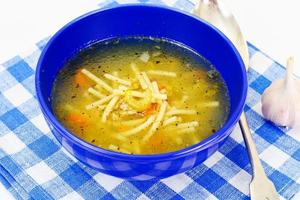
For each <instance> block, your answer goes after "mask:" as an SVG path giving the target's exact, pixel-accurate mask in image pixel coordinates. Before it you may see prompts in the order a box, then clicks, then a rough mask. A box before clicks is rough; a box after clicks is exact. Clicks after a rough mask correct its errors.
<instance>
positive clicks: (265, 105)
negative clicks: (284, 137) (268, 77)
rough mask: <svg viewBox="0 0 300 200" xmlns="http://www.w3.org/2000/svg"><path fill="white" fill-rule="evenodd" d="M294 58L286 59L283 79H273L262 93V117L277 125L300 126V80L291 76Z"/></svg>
mask: <svg viewBox="0 0 300 200" xmlns="http://www.w3.org/2000/svg"><path fill="white" fill-rule="evenodd" d="M293 65H294V59H293V58H292V57H291V58H289V59H288V60H287V67H286V75H285V78H284V79H279V80H275V81H274V82H273V83H272V84H271V85H270V86H269V87H268V88H267V89H266V90H265V91H264V93H263V95H262V99H261V102H262V113H263V115H264V117H265V118H266V119H268V120H270V121H272V122H274V123H275V124H277V125H279V126H286V127H289V128H293V127H296V126H300V80H296V79H295V78H294V77H293Z"/></svg>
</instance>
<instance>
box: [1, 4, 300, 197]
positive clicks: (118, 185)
mask: <svg viewBox="0 0 300 200" xmlns="http://www.w3.org/2000/svg"><path fill="white" fill-rule="evenodd" d="M141 1H142V2H144V3H145V2H147V3H149V1H147V0H141ZM127 2H128V1H126V3H127ZM130 2H132V1H130ZM151 3H157V4H163V3H164V2H162V1H161V0H153V1H151ZM116 4H118V2H117V1H113V0H108V1H105V2H103V3H101V4H99V6H100V7H103V6H113V5H116ZM168 5H171V6H174V7H177V8H180V9H184V10H186V11H190V10H191V9H192V8H193V6H194V4H193V3H192V2H190V1H187V0H174V1H168ZM47 40H48V38H47V39H44V40H43V41H40V42H38V43H37V44H36V47H37V48H36V49H35V50H32V51H31V52H30V53H29V54H28V56H16V57H14V58H12V59H10V60H8V61H7V62H5V63H3V64H1V65H0V181H1V182H2V183H3V184H4V185H5V187H6V188H7V190H8V191H10V192H11V193H12V194H13V195H14V197H15V198H16V199H68V200H73V199H127V200H130V199H234V200H237V199H249V183H250V180H251V173H252V172H251V167H250V164H249V160H248V157H247V153H246V149H245V145H244V142H243V139H242V136H241V133H240V130H239V128H238V127H236V128H235V130H234V131H233V133H232V134H231V135H230V137H229V138H228V139H227V141H226V143H225V144H224V145H223V146H222V147H221V148H220V149H219V151H217V152H216V153H215V154H213V155H212V156H211V157H210V158H209V159H208V160H206V161H205V162H204V163H203V164H201V165H200V166H198V167H195V168H194V169H192V170H190V171H188V172H186V173H184V174H179V175H176V176H173V177H170V178H167V179H164V180H160V181H143V182H138V181H124V180H122V179H118V178H115V177H111V176H108V175H105V174H102V173H99V172H97V171H95V170H93V169H90V168H88V167H86V166H85V165H83V164H82V163H80V162H78V161H77V160H76V159H75V158H74V157H73V156H71V155H70V154H69V153H68V152H66V151H65V150H64V149H63V148H62V147H61V145H60V144H59V143H58V142H57V141H56V139H55V138H54V137H53V135H52V134H51V132H50V130H49V128H48V126H47V125H46V123H45V121H44V118H43V116H42V113H41V111H40V109H39V106H38V102H37V100H36V96H35V88H34V73H35V67H36V64H37V60H38V57H39V55H40V53H41V50H42V49H43V47H44V46H45V44H46V42H47ZM248 47H249V51H250V56H251V59H250V69H249V71H248V79H249V93H248V98H247V105H246V107H245V112H246V115H247V118H248V121H249V125H250V128H251V130H252V131H253V137H254V140H255V143H256V145H257V149H258V152H259V154H260V158H261V160H262V163H263V166H264V168H265V170H266V173H267V175H268V176H269V178H270V179H271V180H272V181H273V182H274V183H275V186H276V189H277V191H278V192H279V194H280V196H281V199H300V131H299V130H298V132H297V130H295V129H291V130H285V129H281V128H278V127H276V126H274V125H273V124H271V123H270V122H267V121H265V120H264V119H263V117H262V115H261V104H260V97H261V94H262V92H263V91H264V89H265V88H266V87H267V86H268V85H269V84H270V83H271V81H273V80H274V79H277V78H280V77H282V76H283V75H284V73H285V70H284V68H283V67H282V66H280V65H279V64H278V63H277V62H275V61H274V60H272V59H271V58H269V57H268V56H267V55H265V54H264V53H262V52H261V51H260V50H258V49H257V48H255V47H254V46H253V45H251V44H249V45H248ZM0 199H1V197H0Z"/></svg>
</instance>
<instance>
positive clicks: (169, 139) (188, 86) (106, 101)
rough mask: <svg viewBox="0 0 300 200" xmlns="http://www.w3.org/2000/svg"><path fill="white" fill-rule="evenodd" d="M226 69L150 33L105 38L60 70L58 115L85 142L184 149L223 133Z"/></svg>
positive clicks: (129, 149) (138, 149)
mask: <svg viewBox="0 0 300 200" xmlns="http://www.w3.org/2000/svg"><path fill="white" fill-rule="evenodd" d="M227 93H228V92H227V88H226V85H225V84H224V82H223V80H222V77H221V76H220V75H219V73H218V72H217V71H216V70H215V69H214V68H213V67H212V66H211V65H210V64H209V63H208V61H206V60H205V59H203V58H202V57H201V56H199V55H197V54H196V53H194V52H193V51H191V50H189V49H187V48H184V47H182V46H180V45H177V44H175V43H171V42H168V41H165V40H159V39H149V38H126V39H118V40H116V39H114V40H108V41H104V42H99V43H96V44H93V45H91V46H90V47H88V48H85V49H83V50H82V51H80V52H79V53H78V54H76V56H75V57H74V58H72V59H71V60H70V61H68V62H67V63H66V64H65V66H64V67H63V69H62V70H61V71H60V72H59V74H58V76H57V78H56V80H55V82H54V87H53V91H52V102H53V111H54V113H55V114H56V116H57V118H58V120H59V121H60V122H61V123H62V124H63V125H64V126H65V127H67V128H68V129H69V130H70V131H72V132H73V133H74V134H75V135H77V136H78V137H80V138H82V139H83V140H85V141H87V142H89V143H92V144H94V145H96V146H99V147H102V148H105V149H110V150H112V151H118V152H123V153H130V154H157V153H165V152H170V151H175V150H179V149H183V148H185V147H188V146H190V145H193V144H195V143H198V142H199V141H201V140H203V139H205V138H207V137H208V136H210V135H211V134H213V133H214V132H216V131H217V130H218V129H219V128H220V127H222V125H223V124H224V122H225V121H226V119H227V115H228V111H229V99H228V95H227Z"/></svg>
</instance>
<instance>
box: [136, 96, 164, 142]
mask: <svg viewBox="0 0 300 200" xmlns="http://www.w3.org/2000/svg"><path fill="white" fill-rule="evenodd" d="M167 105H168V104H167V102H165V101H164V102H162V104H161V106H160V109H159V112H158V114H157V117H156V119H155V122H154V123H153V125H152V127H151V128H150V130H149V131H148V132H147V134H146V135H145V136H144V137H143V139H142V141H143V142H145V141H147V140H148V139H149V138H150V137H151V136H152V135H153V134H154V132H155V131H156V129H157V128H158V127H159V125H160V123H161V121H162V119H163V117H164V115H165V112H166V110H167Z"/></svg>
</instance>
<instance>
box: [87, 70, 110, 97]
mask: <svg viewBox="0 0 300 200" xmlns="http://www.w3.org/2000/svg"><path fill="white" fill-rule="evenodd" d="M81 72H82V73H83V74H84V75H86V76H87V77H88V78H90V79H91V80H93V81H95V82H96V83H97V84H98V85H100V86H101V87H103V88H104V89H105V90H107V91H109V92H111V91H112V87H110V86H109V85H108V84H107V83H106V82H105V81H103V80H101V79H100V78H98V77H97V76H96V75H94V74H93V73H92V72H90V71H88V70H87V69H82V70H81Z"/></svg>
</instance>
